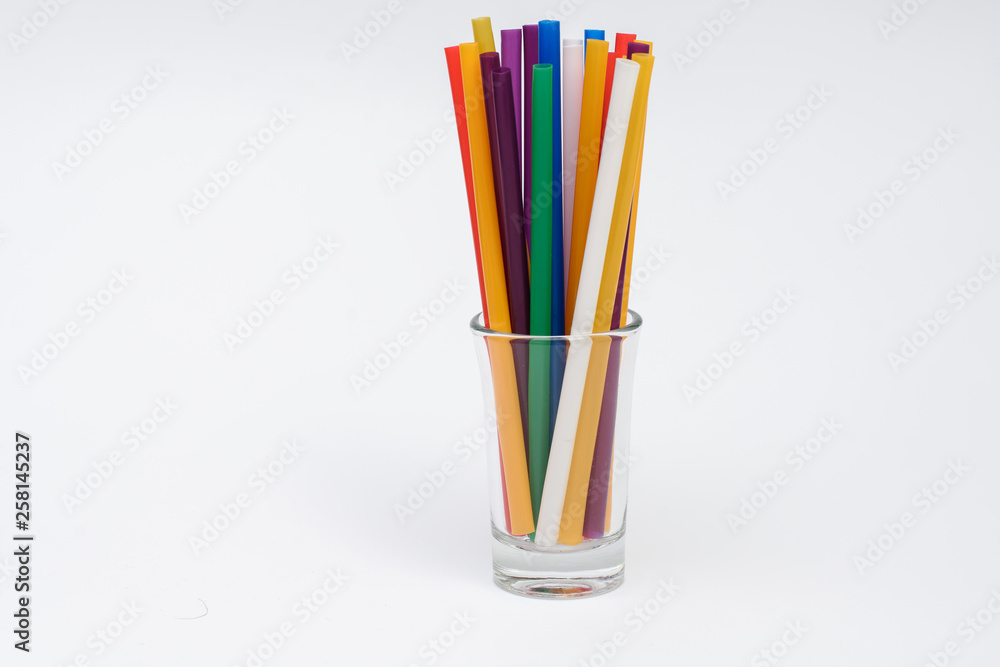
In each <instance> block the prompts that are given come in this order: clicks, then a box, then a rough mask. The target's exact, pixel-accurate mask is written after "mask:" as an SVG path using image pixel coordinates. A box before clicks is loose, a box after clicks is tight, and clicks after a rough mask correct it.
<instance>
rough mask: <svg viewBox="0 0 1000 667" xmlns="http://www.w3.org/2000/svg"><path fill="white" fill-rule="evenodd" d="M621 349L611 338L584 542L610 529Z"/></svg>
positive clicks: (618, 341) (591, 476)
mask: <svg viewBox="0 0 1000 667" xmlns="http://www.w3.org/2000/svg"><path fill="white" fill-rule="evenodd" d="M621 346H622V339H621V338H619V337H617V336H612V337H611V349H610V350H609V352H608V359H607V373H606V374H605V377H604V387H603V393H604V398H603V400H602V401H601V414H600V417H599V418H598V424H597V432H596V433H595V435H594V448H593V464H592V465H591V467H590V477H589V479H588V481H587V510H586V512H585V515H584V519H583V537H586V538H587V539H596V538H599V537H604V533H605V532H607V530H608V529H609V526H608V524H607V520H608V518H609V517H610V516H611V467H612V461H613V458H614V449H615V418H616V417H617V413H618V374H619V371H620V370H621ZM585 400H586V399H585ZM569 488H570V489H572V488H573V487H572V486H570V487H569Z"/></svg>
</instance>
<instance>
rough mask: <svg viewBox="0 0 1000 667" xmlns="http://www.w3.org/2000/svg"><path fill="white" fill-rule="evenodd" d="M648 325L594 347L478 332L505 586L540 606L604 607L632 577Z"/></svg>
mask: <svg viewBox="0 0 1000 667" xmlns="http://www.w3.org/2000/svg"><path fill="white" fill-rule="evenodd" d="M641 327H642V318H641V317H640V316H639V315H638V314H637V313H635V312H634V311H631V310H630V311H628V323H627V325H626V326H624V327H622V328H620V329H616V330H614V331H610V332H606V333H598V334H586V335H566V336H525V335H518V334H509V333H501V332H497V331H492V330H490V329H487V328H485V327H484V326H483V320H482V315H481V314H480V315H476V316H475V317H474V318H473V319H472V322H471V323H470V328H471V330H472V334H473V336H474V338H475V345H476V353H477V357H478V359H479V370H480V377H481V379H482V384H483V397H484V400H485V408H486V412H487V414H488V415H490V416H491V417H493V418H495V423H496V425H497V437H496V438H495V439H494V440H493V441H492V442H490V443H488V444H489V447H488V450H487V451H488V459H487V460H488V464H487V468H488V473H489V498H490V515H491V526H492V532H493V578H494V581H495V582H496V583H497V585H498V586H500V588H503V589H504V590H507V591H510V592H511V593H516V594H519V595H525V596H530V597H548V598H575V597H587V596H592V595H598V594H601V593H606V592H608V591H611V590H614V589H615V588H617V587H618V586H620V585H621V583H622V581H623V580H624V574H625V540H624V537H625V510H626V499H627V492H628V468H629V466H628V462H629V429H630V421H631V412H632V380H633V377H634V375H635V359H636V349H637V347H638V342H639V340H638V339H639V330H640V329H641Z"/></svg>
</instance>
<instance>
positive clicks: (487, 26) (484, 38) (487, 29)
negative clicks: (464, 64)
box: [472, 16, 497, 53]
mask: <svg viewBox="0 0 1000 667" xmlns="http://www.w3.org/2000/svg"><path fill="white" fill-rule="evenodd" d="M472 38H473V39H474V40H476V44H478V45H479V52H480V53H489V52H491V51H496V50H497V47H496V45H495V44H494V43H493V24H492V23H490V17H489V16H482V17H480V18H478V19H472Z"/></svg>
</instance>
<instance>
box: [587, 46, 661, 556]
mask: <svg viewBox="0 0 1000 667" xmlns="http://www.w3.org/2000/svg"><path fill="white" fill-rule="evenodd" d="M652 49H653V44H652V42H640V41H636V42H629V43H628V51H627V55H628V59H629V60H631V59H632V56H633V55H634V54H636V53H650V52H651V51H652ZM645 139H646V127H645V124H643V129H642V138H641V139H640V141H639V164H638V166H637V167H636V171H635V191H634V192H633V193H632V211H631V214H630V216H629V225H628V242H627V244H626V246H625V257H624V258H623V259H622V270H621V275H620V276H619V278H618V293H617V294H616V295H615V312H614V314H613V315H612V326H619V327H624V326H625V325H626V324H628V294H629V287H630V285H631V276H632V255H633V249H634V248H635V217H636V211H637V210H638V207H639V177H640V176H641V174H642V153H643V146H644V145H645V143H646V142H645ZM615 322H617V323H618V324H617V325H616V324H615ZM620 366H621V339H619V338H614V339H612V341H611V352H610V357H609V359H608V373H607V380H606V381H605V383H604V400H603V401H602V403H601V419H600V424H599V425H598V427H597V443H596V445H595V447H594V463H593V466H592V467H591V470H590V489H589V490H588V491H587V513H586V516H585V517H584V522H583V536H584V537H586V538H589V539H594V538H598V537H603V536H604V533H606V532H608V531H609V530H611V500H612V496H611V486H612V485H611V476H612V471H613V469H614V468H613V466H612V458H613V456H614V437H615V418H616V415H617V412H618V372H619V368H620ZM602 517H603V520H602Z"/></svg>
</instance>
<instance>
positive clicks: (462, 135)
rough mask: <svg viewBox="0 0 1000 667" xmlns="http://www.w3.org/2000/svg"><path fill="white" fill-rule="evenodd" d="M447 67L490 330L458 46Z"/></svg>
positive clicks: (507, 510)
mask: <svg viewBox="0 0 1000 667" xmlns="http://www.w3.org/2000/svg"><path fill="white" fill-rule="evenodd" d="M444 54H445V59H446V61H447V63H448V78H449V80H450V82H451V99H452V103H453V105H454V107H455V126H456V127H457V128H458V146H459V150H460V152H461V154H462V171H463V172H464V174H465V192H466V195H467V196H468V199H469V218H470V219H471V220H472V244H473V246H474V247H475V252H476V273H477V274H478V278H479V296H480V298H481V299H482V304H483V324H484V325H485V326H486V328H487V329H488V328H489V327H490V317H489V309H488V308H487V307H486V286H485V283H484V280H483V259H482V253H481V252H480V250H479V224H478V222H477V221H476V195H475V190H474V188H473V184H472V161H471V158H470V155H469V128H468V123H467V122H466V118H465V93H464V86H463V84H462V62H461V56H460V53H459V48H458V47H457V46H449V47H447V48H446V49H445V50H444ZM503 477H504V475H503V467H502V465H501V468H500V484H501V488H502V491H503V512H504V520H505V522H506V526H507V532H510V507H508V500H507V483H506V481H505V480H504V479H503Z"/></svg>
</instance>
